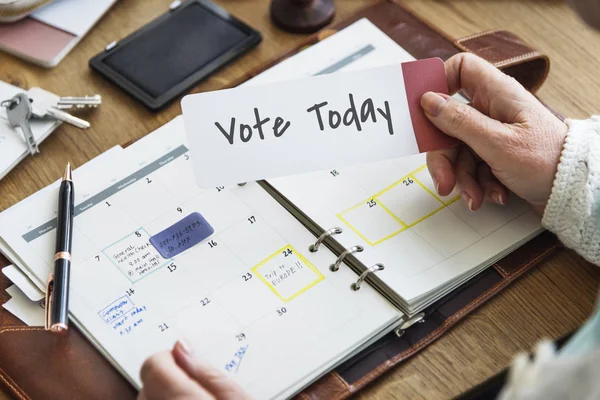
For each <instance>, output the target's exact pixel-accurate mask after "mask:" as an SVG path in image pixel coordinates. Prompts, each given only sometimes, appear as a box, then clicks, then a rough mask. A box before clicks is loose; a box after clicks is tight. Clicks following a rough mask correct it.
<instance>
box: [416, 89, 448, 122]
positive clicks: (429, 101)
mask: <svg viewBox="0 0 600 400" xmlns="http://www.w3.org/2000/svg"><path fill="white" fill-rule="evenodd" d="M444 104H446V99H445V98H443V97H442V96H440V95H439V94H437V93H434V92H427V93H425V94H424V95H423V97H421V107H423V110H425V112H426V113H427V114H429V115H431V116H433V117H437V116H438V115H439V114H440V110H441V108H442V106H443V105H444Z"/></svg>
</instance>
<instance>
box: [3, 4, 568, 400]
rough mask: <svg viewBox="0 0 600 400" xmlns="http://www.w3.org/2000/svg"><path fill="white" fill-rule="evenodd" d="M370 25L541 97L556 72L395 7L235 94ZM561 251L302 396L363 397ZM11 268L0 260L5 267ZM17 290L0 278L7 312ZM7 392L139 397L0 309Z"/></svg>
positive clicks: (513, 47) (524, 260)
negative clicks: (10, 291) (476, 59)
mask: <svg viewBox="0 0 600 400" xmlns="http://www.w3.org/2000/svg"><path fill="white" fill-rule="evenodd" d="M363 17H366V18H368V19H369V20H370V21H371V22H372V23H373V24H375V25H376V26H377V27H379V28H380V29H381V30H382V31H383V32H385V33H386V34H387V35H388V36H390V37H391V38H392V39H393V40H394V41H396V42H397V43H398V44H400V46H402V47H403V48H404V49H406V50H407V51H408V52H409V53H411V54H412V55H413V56H415V57H416V58H418V59H420V58H429V57H440V58H441V59H443V60H445V59H448V58H449V57H451V56H452V55H454V54H456V53H458V52H461V51H468V52H471V53H474V54H477V55H479V56H481V57H482V58H485V59H486V60H488V61H490V62H491V63H492V64H494V65H495V66H497V67H498V68H500V69H502V70H503V71H504V72H505V73H507V74H509V75H511V76H513V77H514V78H515V79H517V80H518V81H519V82H521V83H522V84H523V85H524V86H525V87H526V88H527V89H529V90H530V91H532V92H535V91H536V89H538V88H539V87H540V85H541V84H542V83H543V82H544V80H545V78H546V76H547V74H548V69H549V60H548V58H547V57H546V56H545V55H543V54H541V53H539V52H538V51H536V50H534V49H532V48H531V47H530V46H528V45H527V44H525V43H524V42H523V41H522V40H521V39H519V38H518V37H517V36H516V35H514V34H512V33H510V32H508V31H505V30H494V31H489V32H484V33H479V34H475V35H472V36H469V37H466V38H462V39H457V40H453V39H452V38H449V37H448V36H446V35H445V34H444V33H442V32H439V31H438V30H437V29H436V28H435V27H432V26H430V25H429V24H428V23H427V22H425V21H423V20H421V19H419V18H418V17H417V16H415V15H414V14H412V13H411V12H410V11H408V10H406V9H405V8H403V7H402V6H400V5H398V4H397V3H394V2H393V1H391V0H381V1H378V2H375V3H374V4H371V5H369V6H368V7H367V8H365V9H363V10H362V11H360V12H359V13H357V14H356V15H354V16H353V17H352V18H350V19H349V20H346V21H343V22H341V23H340V24H338V25H336V26H334V27H331V28H326V29H324V30H322V31H321V32H319V33H317V34H315V35H313V36H311V37H309V38H307V40H306V41H305V42H304V43H302V44H301V45H300V46H298V47H297V48H296V49H295V50H292V51H290V52H288V53H286V54H283V55H281V56H279V57H277V58H276V59H274V60H272V61H270V62H269V63H268V64H267V65H264V66H262V67H261V68H260V69H257V70H254V71H250V72H249V73H247V74H246V75H245V76H244V77H243V79H241V80H240V81H239V82H236V83H234V86H235V85H237V84H239V83H241V82H243V81H244V80H246V79H248V78H251V77H252V76H255V75H257V74H259V73H260V72H262V71H263V70H265V69H267V68H269V67H271V66H272V65H274V64H276V63H278V62H280V61H281V60H283V59H285V58H287V57H289V56H291V55H293V54H295V53H297V52H298V51H300V50H301V49H302V48H304V47H306V46H309V45H311V44H313V43H316V42H318V41H319V40H322V39H323V38H325V37H327V36H329V35H331V34H333V33H335V32H336V31H337V30H339V29H341V28H343V27H345V26H347V25H349V24H351V23H352V22H354V21H356V20H358V19H360V18H363ZM558 248H560V245H559V243H558V241H557V240H556V238H555V237H554V236H553V235H552V234H550V233H548V232H545V233H542V234H541V235H539V236H537V237H536V238H535V239H533V240H531V241H530V242H528V243H526V244H525V245H523V246H522V247H521V248H519V249H518V250H516V251H515V252H513V253H511V254H510V255H508V256H506V257H505V258H503V259H502V260H500V261H499V262H497V263H496V264H495V265H493V266H492V267H490V268H488V269H487V270H485V271H484V272H482V273H481V274H479V275H477V276H476V277H475V278H473V279H471V280H470V281H469V282H467V283H466V284H464V285H463V286H461V287H459V288H458V289H457V290H455V291H454V292H452V293H450V294H448V295H446V296H445V297H444V298H442V299H441V300H439V301H438V302H436V303H435V304H433V305H431V306H430V307H429V308H427V309H426V310H425V312H424V313H422V314H421V315H420V316H419V318H418V319H414V318H413V319H411V320H408V321H405V323H404V325H403V326H401V327H400V328H398V329H396V330H395V331H394V332H391V333H389V334H388V335H386V336H385V337H383V338H382V339H380V340H379V341H377V342H376V343H374V344H372V345H371V346H369V347H368V348H366V349H364V350H363V351H361V352H360V353H358V354H356V355H354V356H353V357H351V358H350V359H348V360H346V361H345V362H344V363H342V364H341V365H339V366H338V367H337V368H335V369H334V370H333V371H331V372H329V373H328V374H326V375H325V376H323V377H321V378H320V379H319V380H318V381H316V382H314V383H313V384H312V385H311V386H309V387H308V388H306V389H305V390H304V391H303V392H302V393H300V394H299V395H298V396H299V397H300V398H304V399H333V398H336V399H340V398H345V397H348V396H350V395H352V394H353V393H355V392H357V391H359V390H360V389H361V388H363V387H364V386H365V385H367V384H368V383H370V382H372V381H373V380H375V379H376V378H377V377H379V376H380V375H382V374H383V373H384V372H386V371H388V370H389V369H391V368H393V367H394V366H395V365H397V364H399V363H401V362H402V361H404V360H406V359H407V358H409V357H411V356H412V355H414V354H416V353H417V352H419V351H420V350H421V349H423V348H424V347H425V346H427V345H429V344H430V343H432V342H433V341H435V340H436V339H437V338H439V337H440V336H441V335H443V334H444V333H445V332H446V331H447V330H448V329H450V328H451V327H452V326H454V325H455V324H457V323H458V322H459V321H460V320H461V319H463V318H464V317H465V316H467V315H468V314H469V313H470V312H472V311H473V310H475V309H476V308H477V307H478V306H480V305H481V304H483V303H485V302H486V301H487V300H488V299H490V298H491V297H492V296H494V295H495V294H497V293H499V292H500V291H501V290H502V289H504V288H505V287H507V286H508V285H509V284H510V283H511V282H513V281H514V280H516V279H517V278H519V277H520V276H521V275H523V274H524V273H526V272H527V271H529V270H530V269H531V268H533V267H534V266H535V265H536V264H538V263H539V262H540V261H541V260H542V259H543V258H544V257H546V256H548V255H550V254H551V253H552V252H553V251H555V250H557V249H558ZM7 263H8V261H7V260H6V259H4V258H3V257H2V256H0V266H4V265H6V264H7ZM9 285H10V282H9V281H8V280H7V279H6V278H5V277H4V276H0V304H1V303H4V302H5V301H7V300H8V295H7V294H6V292H5V291H4V289H6V288H7V287H8V286H9ZM0 385H2V386H3V387H4V388H5V389H7V390H8V391H9V392H10V393H12V394H13V395H14V396H15V397H16V398H19V399H64V398H74V399H75V398H81V399H132V398H135V396H136V391H135V389H134V388H133V387H132V386H131V385H130V384H129V383H128V382H127V381H126V380H125V379H124V378H123V377H122V376H121V375H120V374H119V372H117V370H116V369H114V368H113V367H112V366H111V365H110V364H109V362H108V361H107V360H106V359H104V357H103V356H102V355H101V354H100V353H99V352H98V351H97V350H96V349H95V348H94V347H93V346H92V345H91V344H90V343H89V342H88V341H87V340H86V339H85V337H84V336H83V335H82V334H81V333H80V332H79V331H78V330H77V329H75V328H73V329H70V330H69V333H68V334H67V335H64V336H59V335H53V334H50V333H47V332H45V331H44V330H43V328H41V327H40V328H38V327H27V326H24V325H23V324H22V323H21V322H20V321H19V320H17V319H16V318H15V317H14V316H12V315H11V314H9V313H8V312H7V311H5V310H4V309H2V308H0Z"/></svg>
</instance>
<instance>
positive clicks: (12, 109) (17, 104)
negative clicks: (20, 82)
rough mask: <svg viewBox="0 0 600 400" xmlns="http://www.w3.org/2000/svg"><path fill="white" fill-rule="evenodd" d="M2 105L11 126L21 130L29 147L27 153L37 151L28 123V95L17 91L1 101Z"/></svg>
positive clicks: (29, 116) (29, 114)
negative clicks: (12, 95) (10, 97)
mask: <svg viewBox="0 0 600 400" xmlns="http://www.w3.org/2000/svg"><path fill="white" fill-rule="evenodd" d="M2 105H3V106H5V107H6V116H7V117H8V122H9V123H10V125H11V126H12V127H13V128H18V129H20V130H21V133H22V134H23V137H24V138H25V143H26V144H27V147H28V149H29V154H31V155H34V154H36V153H39V152H40V151H39V149H38V145H37V142H36V141H35V137H34V136H33V132H32V131H31V126H30V125H29V118H31V103H30V102H29V97H27V95H26V94H25V93H19V94H17V95H16V96H14V97H13V98H12V99H10V100H6V101H4V102H2Z"/></svg>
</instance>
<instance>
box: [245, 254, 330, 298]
mask: <svg viewBox="0 0 600 400" xmlns="http://www.w3.org/2000/svg"><path fill="white" fill-rule="evenodd" d="M252 272H254V274H255V275H256V276H258V278H259V279H260V280H261V281H263V282H264V283H265V284H266V285H267V286H268V287H269V289H271V290H272V291H273V293H275V294H276V295H277V297H279V298H280V299H281V300H282V301H289V300H291V299H293V298H294V297H296V296H298V295H300V294H302V293H304V292H305V291H307V290H308V289H310V288H311V287H313V286H314V285H316V284H317V283H319V282H321V281H322V280H324V279H325V277H324V276H323V274H321V272H320V271H319V270H318V269H317V268H315V266H314V265H313V264H311V262H310V261H308V260H307V259H306V257H304V256H303V255H302V254H300V253H298V252H297V251H296V249H294V247H293V246H291V245H289V244H288V245H286V246H284V247H282V248H281V249H279V250H278V251H276V252H275V253H273V254H272V255H270V256H269V257H268V258H266V259H264V260H263V261H261V262H260V263H258V264H257V265H256V266H254V267H253V268H252Z"/></svg>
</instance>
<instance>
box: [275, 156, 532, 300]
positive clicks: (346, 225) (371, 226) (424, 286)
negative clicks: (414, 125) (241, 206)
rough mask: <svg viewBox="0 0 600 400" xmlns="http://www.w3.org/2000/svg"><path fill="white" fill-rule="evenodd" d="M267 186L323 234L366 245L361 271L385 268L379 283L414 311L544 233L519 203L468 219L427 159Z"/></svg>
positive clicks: (278, 181) (470, 215)
mask: <svg viewBox="0 0 600 400" xmlns="http://www.w3.org/2000/svg"><path fill="white" fill-rule="evenodd" d="M270 183H271V184H272V185H273V186H274V187H275V188H276V189H277V190H279V191H280V192H281V193H282V194H283V195H284V196H286V197H287V198H288V199H289V200H290V201H291V202H292V203H294V204H295V205H296V206H297V207H299V208H300V209H302V210H303V211H304V212H305V213H306V214H307V215H308V216H309V217H310V218H312V219H314V220H315V221H316V222H317V223H318V224H319V225H321V226H322V227H324V228H325V229H326V228H330V227H334V226H335V227H340V228H342V230H343V233H342V234H340V235H336V236H335V239H336V240H338V241H339V242H340V243H342V244H343V245H344V247H349V246H353V245H361V246H363V248H364V251H363V252H361V253H358V254H356V256H357V257H358V258H359V260H360V261H361V262H362V263H363V264H365V265H366V266H369V265H372V264H375V263H382V264H384V265H385V270H382V271H379V272H378V273H377V276H378V277H379V278H381V279H382V280H383V281H384V282H385V283H386V284H387V285H388V286H390V287H391V288H392V289H393V290H394V291H395V292H396V293H397V294H399V295H400V296H401V297H402V298H403V299H404V300H405V301H406V303H407V306H408V307H409V308H420V306H421V304H422V303H423V302H424V304H426V303H429V302H430V301H427V300H423V299H422V298H424V297H425V298H426V297H427V295H429V294H431V293H432V292H438V291H439V292H440V293H445V292H447V291H449V290H450V289H452V288H453V287H454V286H456V285H457V284H458V283H460V282H461V281H463V280H464V279H461V278H468V277H470V276H472V275H473V274H475V273H477V272H479V271H480V270H481V269H482V268H484V267H486V266H488V265H489V264H490V263H491V262H494V261H496V260H497V259H498V258H500V257H502V256H503V255H505V254H506V253H507V252H508V251H510V250H512V249H514V248H515V247H516V246H518V245H520V244H521V243H523V242H524V241H526V240H528V239H530V238H531V237H533V236H534V235H536V234H538V233H539V232H540V231H541V225H540V217H539V216H538V215H537V214H535V213H534V212H533V211H531V210H530V209H529V207H528V206H527V204H525V202H523V201H522V200H520V199H518V198H517V197H516V196H511V197H510V198H509V201H508V204H507V205H506V206H500V205H494V204H485V205H484V206H483V207H482V208H481V209H480V210H478V211H476V212H471V211H469V209H468V208H467V207H466V206H465V204H464V203H463V201H462V200H461V198H460V195H459V194H458V193H457V192H456V191H455V192H453V193H452V194H450V195H449V196H445V197H442V196H439V195H437V193H436V190H435V188H434V185H433V182H432V180H431V177H430V175H429V172H428V171H427V168H426V166H425V156H424V155H418V156H415V157H408V158H404V159H398V160H391V161H386V162H382V163H373V164H368V165H361V166H354V167H350V168H344V169H333V170H331V171H322V172H317V173H311V174H304V175H299V176H296V177H293V178H281V179H276V180H272V181H270ZM300 188H301V189H300ZM435 297H437V296H435ZM410 303H413V304H410Z"/></svg>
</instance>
